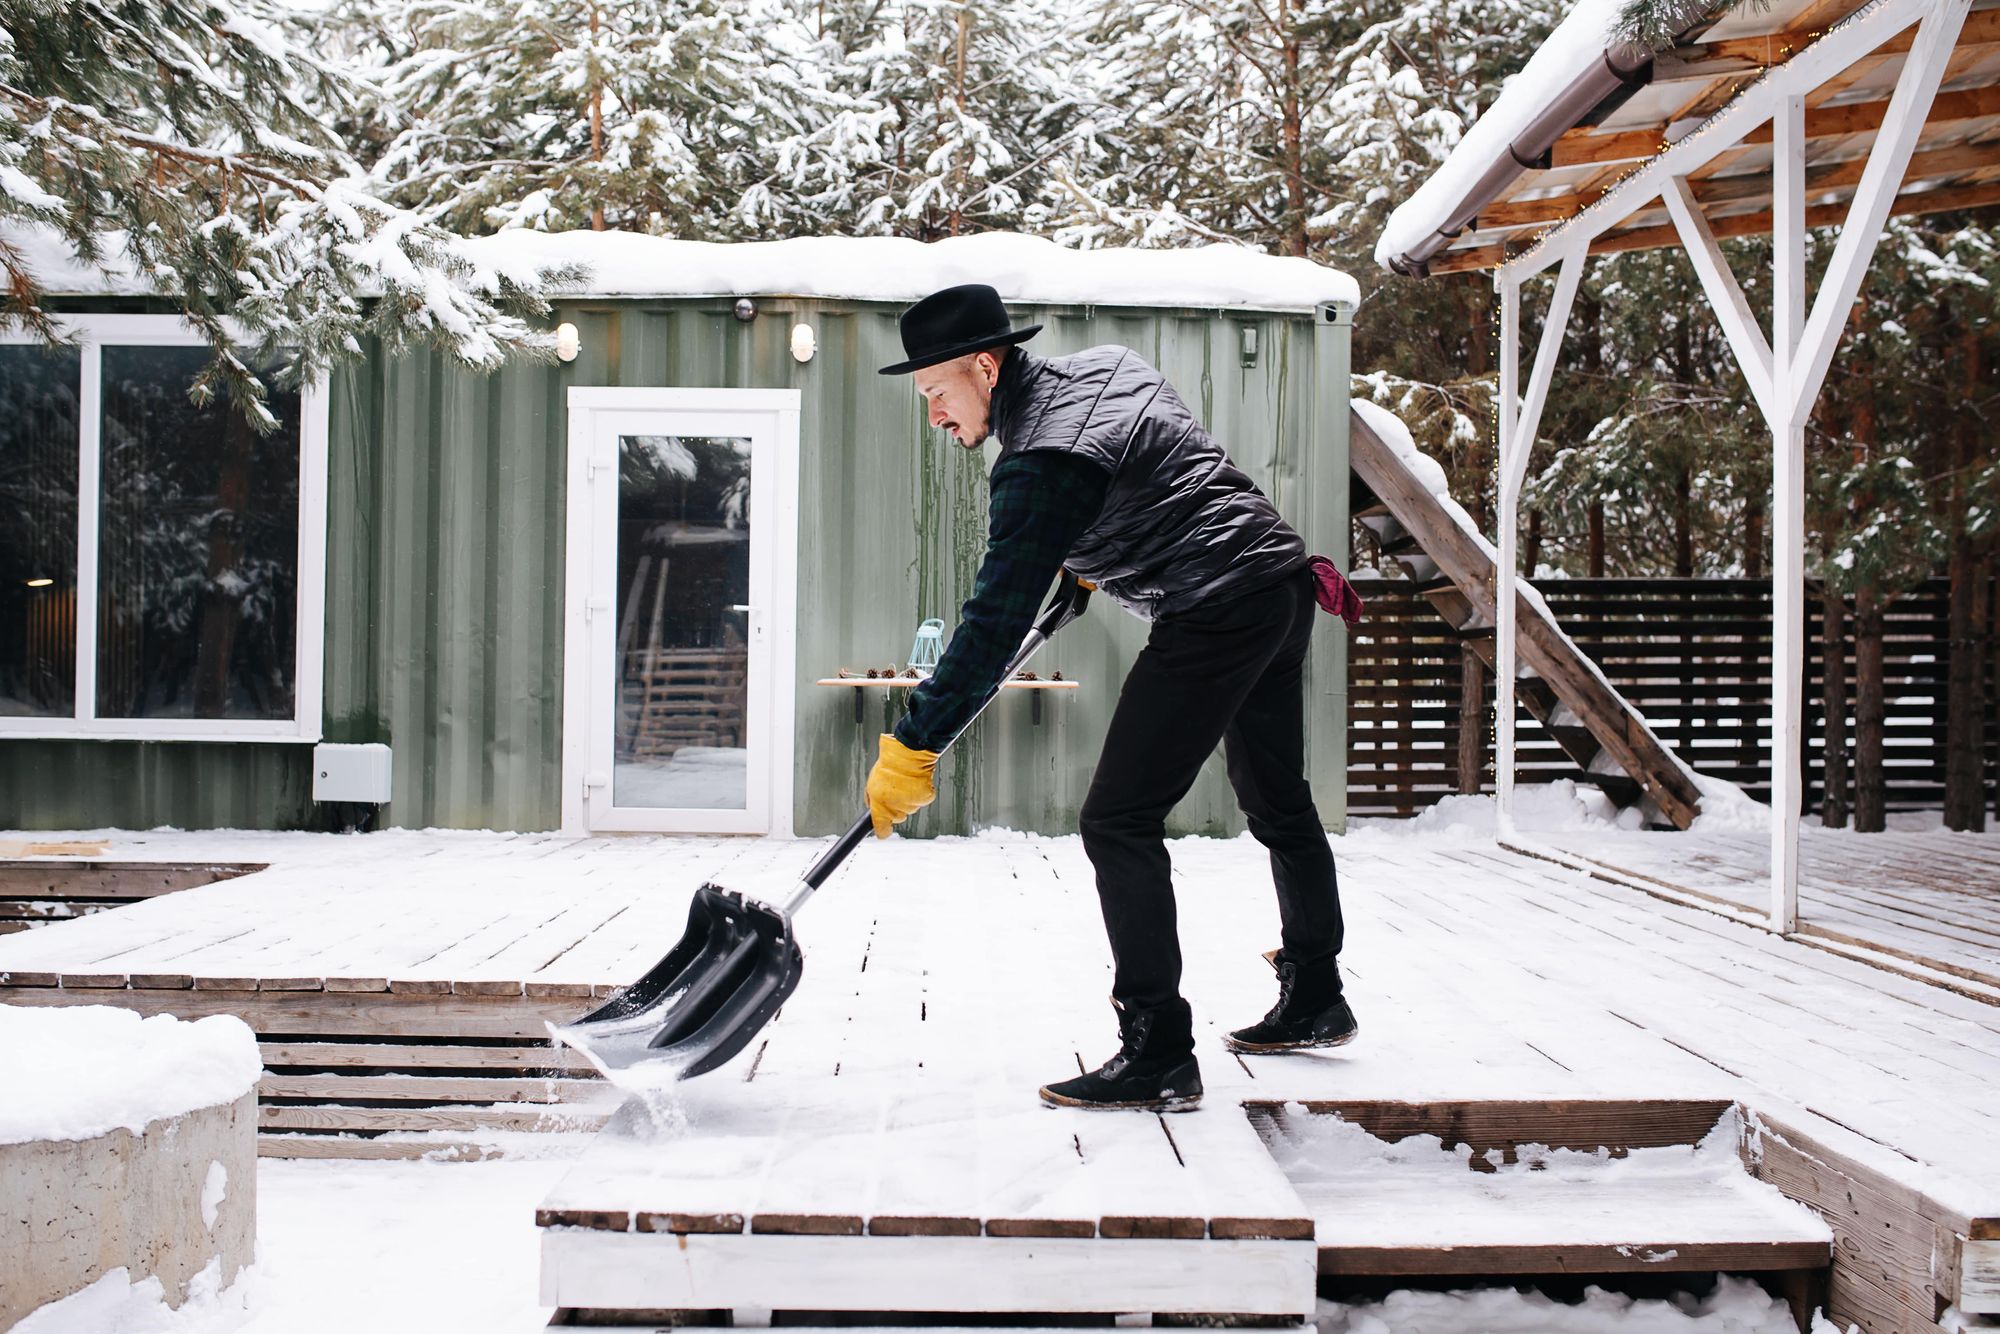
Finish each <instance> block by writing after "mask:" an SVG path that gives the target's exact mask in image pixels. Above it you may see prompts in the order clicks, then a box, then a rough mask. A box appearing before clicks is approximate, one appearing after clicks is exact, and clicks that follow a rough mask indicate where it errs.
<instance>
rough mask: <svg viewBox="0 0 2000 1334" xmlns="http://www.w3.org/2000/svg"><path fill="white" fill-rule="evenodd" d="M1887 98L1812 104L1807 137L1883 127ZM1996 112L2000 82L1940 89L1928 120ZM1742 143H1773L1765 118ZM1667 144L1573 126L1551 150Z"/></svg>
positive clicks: (1609, 150) (1571, 154)
mask: <svg viewBox="0 0 2000 1334" xmlns="http://www.w3.org/2000/svg"><path fill="white" fill-rule="evenodd" d="M1888 110H1889V103H1888V100H1887V99H1884V100H1882V101H1880V102H1852V103H1849V104H1847V105H1845V106H1837V107H1811V108H1808V109H1807V111H1806V138H1808V139H1837V138H1839V137H1840V136H1842V135H1848V134H1864V133H1867V132H1868V131H1870V130H1877V129H1880V128H1881V127H1882V118H1883V117H1884V116H1885V115H1886V114H1887V113H1888ZM1986 116H2000V86H1988V87H1985V88H1968V89H1966V90H1964V91H1962V92H1956V93H1939V94H1938V95H1937V98H1936V100H1934V101H1933V102H1932V103H1931V110H1930V115H1929V116H1927V117H1926V118H1925V120H1924V123H1925V124H1926V125H1938V124H1943V123H1944V122H1947V121H1955V120H1978V119H1981V118H1982V117H1986ZM1742 142H1743V143H1746V144H1768V143H1770V142H1771V126H1770V123H1769V122H1768V121H1767V122H1765V123H1764V124H1762V125H1759V126H1757V127H1756V128H1755V129H1753V130H1751V131H1750V132H1749V133H1748V134H1746V135H1744V136H1743V139H1742ZM1666 147H1668V145H1667V144H1666V142H1665V141H1664V140H1662V139H1661V137H1660V131H1659V130H1656V129H1648V130H1622V131H1620V132H1618V133H1616V134H1584V133H1580V132H1578V131H1576V130H1571V131H1570V132H1569V133H1567V134H1565V135H1563V136H1562V138H1560V139H1558V140H1556V143H1555V148H1554V149H1553V150H1552V152H1551V154H1550V160H1551V164H1552V165H1554V166H1557V167H1575V166H1583V165H1587V164H1589V163H1593V162H1621V161H1639V160H1641V159H1644V158H1649V157H1652V156H1653V155H1654V154H1656V153H1658V152H1660V151H1661V150H1663V149H1665V148H1666Z"/></svg>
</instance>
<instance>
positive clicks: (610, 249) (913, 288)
mask: <svg viewBox="0 0 2000 1334" xmlns="http://www.w3.org/2000/svg"><path fill="white" fill-rule="evenodd" d="M466 253H467V255H468V256H470V257H471V258H472V259H473V261H474V262H476V263H482V264H491V265H493V266H495V267H496V268H500V269H502V270H515V271H531V270H532V269H533V268H534V267H535V266H537V265H541V266H548V265H554V264H563V263H575V264H581V265H584V266H586V267H588V268H589V269H590V270H591V276H590V277H589V278H588V279H587V280H586V281H585V282H584V284H583V287H582V289H581V290H582V292H583V294H585V295H589V296H622V297H635V296H683V297H686V296H805V297H832V298H848V299H853V300H864V301H914V300H916V299H918V298H919V297H923V296H928V295H929V294H930V293H932V292H935V291H937V290H938V289H939V288H942V287H951V286H954V285H956V284H958V283H990V284H992V286H994V287H995V288H997V289H999V292H1000V295H1001V297H1003V298H1004V299H1006V300H1008V301H1016V302H1029V303H1047V304H1052V305H1101V306H1177V307H1178V306H1195V307H1221V308H1226V309H1231V310H1271V311H1311V310H1312V309H1313V308H1314V307H1315V306H1316V305H1318V304H1319V303H1320V302H1322V301H1338V302H1341V303H1343V304H1346V305H1354V304H1356V303H1357V302H1358V301H1359V300H1360V289H1359V287H1358V286H1357V285H1356V284H1355V281H1354V279H1352V278H1350V277H1349V276H1348V275H1347V274H1345V273H1342V272H1341V271H1340V270H1338V269H1331V268H1328V267H1326V266H1325V265H1323V264H1315V263H1314V262H1313V261H1311V260H1309V259H1299V258H1295V257H1291V256H1279V255H1267V254H1264V253H1263V252H1262V251H1258V250H1253V249H1251V248H1250V247H1248V246H1237V245H1208V246H1201V247H1198V248H1194V249H1186V250H1132V249H1107V250H1071V249H1068V248H1066V247H1064V246H1059V245H1057V244H1056V243H1055V242H1053V241H1048V240H1044V239H1042V238H1041V237H1037V236H1023V235H1020V234H1019V233H1015V232H981V233H978V234H976V235H972V236H956V237H949V238H946V239H945V240H942V241H933V242H928V243H926V242H922V241H911V240H905V239H903V238H900V237H890V236H859V237H848V236H815V237H802V238H799V239H796V240H789V241H746V242H739V243H718V242H711V241H680V240H672V239H669V238H666V237H658V236H645V235H641V234H638V233H633V232H588V231H573V232H553V233H550V232H530V231H509V232H502V233H500V234H499V235H497V236H485V237H480V238H478V239H477V240H473V241H469V242H467V243H466Z"/></svg>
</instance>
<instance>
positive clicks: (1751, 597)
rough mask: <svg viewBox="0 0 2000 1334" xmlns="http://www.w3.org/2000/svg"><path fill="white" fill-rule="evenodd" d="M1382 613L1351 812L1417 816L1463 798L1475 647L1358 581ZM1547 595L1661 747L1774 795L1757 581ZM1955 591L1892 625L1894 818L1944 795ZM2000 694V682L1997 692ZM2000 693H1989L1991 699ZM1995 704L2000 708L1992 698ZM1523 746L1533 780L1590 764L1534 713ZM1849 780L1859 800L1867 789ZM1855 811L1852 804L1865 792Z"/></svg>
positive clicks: (1408, 603)
mask: <svg viewBox="0 0 2000 1334" xmlns="http://www.w3.org/2000/svg"><path fill="white" fill-rule="evenodd" d="M1354 584H1355V588H1356V589H1357V591H1359V592H1360V594H1361V595H1362V597H1363V598H1365V599H1366V600H1367V603H1368V613H1367V616H1366V617H1365V618H1364V619H1363V620H1362V623H1361V625H1360V627H1359V628H1358V629H1357V631H1356V632H1355V634H1354V635H1353V637H1352V639H1351V641H1350V642H1351V647H1350V649H1349V659H1348V661H1349V669H1348V670H1349V683H1348V697H1349V708H1350V721H1349V725H1350V732H1349V754H1348V810H1349V811H1350V813H1352V814H1355V815H1411V814H1414V813H1416V812H1417V811H1420V810H1422V809H1423V808H1425V807H1427V806H1430V805H1432V804H1434V803H1435V802H1437V801H1438V800H1439V799H1440V798H1442V797H1445V796H1448V795H1450V794H1452V793H1455V792H1459V791H1461V790H1462V789H1461V786H1460V783H1459V754H1460V748H1459V739H1460V723H1459V719H1460V712H1461V686H1462V682H1463V675H1462V673H1463V666H1462V663H1463V655H1464V651H1465V650H1464V647H1463V645H1461V644H1460V642H1459V637H1458V635H1457V634H1456V632H1454V631H1453V630H1452V629H1451V628H1450V627H1449V626H1447V625H1446V624H1445V623H1444V622H1443V621H1442V620H1440V619H1439V618H1438V616H1437V614H1436V613H1435V612H1434V611H1433V610H1432V609H1431V606H1430V604H1429V603H1428V602H1426V601H1425V600H1424V599H1423V598H1422V597H1421V596H1419V595H1418V594H1417V593H1416V592H1415V590H1414V588H1413V587H1412V585H1411V584H1410V583H1409V581H1408V580H1404V579H1383V578H1379V577H1368V576H1367V575H1366V574H1365V573H1364V574H1362V575H1358V576H1357V577H1356V578H1355V580H1354ZM1537 587H1538V588H1539V589H1540V590H1541V592H1542V594H1543V596H1544V597H1545V598H1546V599H1547V600H1548V603H1549V606H1550V608H1551V609H1552V610H1553V611H1554V612H1555V615H1556V618H1557V620H1558V622H1559V623H1560V624H1561V625H1562V627H1563V629H1564V630H1565V631H1567V632H1568V633H1569V635H1570V636H1571V637H1572V638H1573V639H1575V640H1576V641H1577V643H1578V644H1580V645H1581V646H1582V648H1583V650H1584V651H1585V652H1586V653H1588V654H1589V655H1590V657H1591V658H1592V659H1593V660H1594V661H1596V663H1597V664H1598V666H1599V667H1600V668H1602V669H1603V671H1604V674H1605V675H1606V676H1607V677H1609V678H1610V680H1611V682H1612V684H1613V685H1615V686H1617V687H1618V689H1619V690H1620V691H1622V692H1624V694H1625V696H1626V698H1628V699H1630V700H1631V701H1632V703H1633V704H1634V705H1635V706H1637V707H1638V709H1639V711H1640V712H1641V713H1643V714H1644V715H1645V716H1646V718H1647V720H1648V721H1649V722H1650V723H1651V724H1652V725H1653V729H1654V731H1655V732H1657V733H1658V734H1659V736H1660V739H1661V740H1662V741H1664V742H1666V743H1667V744H1668V745H1669V746H1671V747H1673V748H1674V750H1675V751H1676V752H1677V753H1679V754H1680V755H1681V756H1682V757H1683V758H1684V759H1686V760H1687V761H1688V762H1689V763H1690V764H1692V765H1693V766H1694V768H1696V769H1697V770H1699V771H1700V772H1702V773H1706V774H1713V775H1715V776H1717V777H1720V778H1727V779H1729V780H1730V781H1731V782H1734V783H1738V784H1741V785H1742V786H1743V787H1744V788H1746V789H1747V790H1748V791H1749V792H1750V794H1751V795H1752V796H1754V797H1756V798H1758V799H1759V800H1766V801H1767V800H1769V798H1770V783H1771V765H1770V739H1769V735H1768V729H1769V718H1770V708H1771V587H1770V584H1769V583H1768V582H1763V581H1758V580H1748V579H1544V580H1541V581H1539V583H1538V584H1537ZM1947 596H1948V585H1947V584H1946V582H1945V581H1944V580H1942V579H1939V580H1933V581H1931V582H1929V583H1926V584H1924V585H1923V586H1921V587H1920V588H1918V589H1917V590H1916V591H1914V592H1912V593H1909V594H1906V595H1904V596H1903V597H1900V598H1898V599H1896V601H1894V602H1893V603H1891V604H1890V605H1889V607H1888V609H1887V612H1886V615H1885V617H1884V625H1883V643H1882V660H1883V678H1884V681H1885V691H1884V693H1885V696H1886V701H1887V708H1886V712H1887V723H1886V726H1885V729H1884V730H1885V737H1884V750H1885V755H1886V763H1885V767H1886V769H1887V771H1888V772H1887V778H1886V783H1887V805H1888V809H1890V810H1892V811H1895V810H1913V809H1924V808H1935V807H1937V806H1939V805H1941V804H1942V802H1943V799H1944V760H1945V731H1946V715H1945V689H1944V684H1945V671H1946V666H1947V662H1948V658H1949V654H1950V642H1949V634H1948V625H1947V605H1946V599H1947ZM1848 612H1849V615H1848V621H1847V636H1846V642H1847V646H1848V653H1849V655H1850V656H1849V664H1848V669H1847V682H1848V725H1847V735H1848V747H1849V752H1850V769H1849V772H1850V775H1851V773H1852V760H1851V755H1852V748H1853V744H1854V722H1853V718H1854V673H1853V665H1852V653H1853V644H1854V623H1853V607H1852V604H1851V602H1850V604H1849V608H1848ZM1806 650H1807V651H1806V680H1805V682H1804V685H1805V697H1804V713H1805V716H1804V724H1805V756H1804V760H1805V778H1806V788H1807V792H1806V801H1807V809H1808V810H1809V811H1816V810H1817V809H1818V806H1819V801H1820V796H1821V791H1822V772H1823V771H1822V767H1821V764H1820V758H1819V757H1820V751H1821V745H1822V742H1821V737H1822V735H1823V732H1824V724H1825V718H1824V715H1823V713H1822V710H1821V613H1820V601H1819V591H1818V588H1817V586H1814V587H1811V588H1809V589H1808V593H1807V600H1806ZM1482 677H1483V679H1484V686H1485V689H1484V699H1485V707H1484V709H1483V710H1482V712H1481V715H1480V727H1481V729H1482V732H1483V735H1482V737H1481V746H1480V754H1481V755H1482V757H1483V768H1482V771H1481V774H1480V783H1479V790H1480V791H1486V792H1490V791H1491V790H1492V786H1493V768H1492V766H1493V685H1492V679H1491V674H1490V673H1482ZM1996 684H2000V683H1996ZM1992 689H1993V687H1992V686H1989V691H1990V690H1992ZM1988 698H1989V701H1990V700H1992V699H1993V698H1994V696H1993V695H1992V694H1989V696H1988ZM1993 713H1994V710H1993V709H1992V707H1991V706H1990V705H1989V709H1988V719H1987V726H1986V753H1987V766H1988V772H1989V773H1993V772H1996V771H2000V720H1996V719H1995V718H1994V717H1993V716H1992V715H1993ZM1519 719H1520V720H1519V723H1518V725H1517V732H1516V736H1517V739H1518V743H1519V749H1518V751H1517V756H1518V760H1517V771H1518V773H1519V775H1520V781H1522V782H1525V783H1546V782H1551V781H1554V780H1555V779H1557V778H1562V777H1574V776H1575V775H1576V766H1575V765H1574V764H1573V763H1572V762H1571V761H1570V760H1569V758H1568V757H1567V756H1565V755H1564V754H1563V753H1562V752H1561V751H1560V750H1558V749H1557V747H1556V745H1555V742H1554V741H1553V740H1551V739H1550V738H1549V736H1548V734H1547V733H1546V732H1544V731H1543V730H1542V728H1541V726H1540V724H1539V723H1537V722H1536V721H1535V720H1534V719H1533V718H1532V717H1530V716H1529V715H1528V713H1527V711H1526V710H1525V709H1523V710H1522V711H1521V712H1520V715H1519ZM1851 781H1852V780H1851V778H1850V789H1849V790H1850V793H1851V792H1852V787H1851ZM1850 800H1851V796H1850Z"/></svg>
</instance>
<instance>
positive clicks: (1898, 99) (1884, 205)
mask: <svg viewBox="0 0 2000 1334" xmlns="http://www.w3.org/2000/svg"><path fill="white" fill-rule="evenodd" d="M1969 8H1971V0H1936V3H1934V4H1933V5H1931V6H1930V7H1928V9H1927V10H1926V12H1925V14H1924V17H1923V21H1922V23H1921V25H1920V26H1919V27H1918V28H1917V35H1916V37H1915V38H1914V39H1913V40H1912V41H1911V43H1910V54H1909V55H1908V56H1907V57H1905V59H1904V61H1903V69H1902V73H1900V74H1899V75H1897V77H1896V91H1895V92H1894V93H1892V94H1891V95H1890V97H1889V109H1888V111H1887V113H1886V114H1885V115H1884V116H1883V119H1882V129H1881V131H1880V132H1879V133H1878V134H1877V135H1876V136H1875V143H1874V145H1873V146H1872V147H1871V148H1870V149H1869V150H1868V165H1867V166H1865V167H1863V168H1862V169H1861V181H1860V183H1859V184H1858V185H1856V186H1855V188H1854V201H1853V202H1852V203H1851V204H1849V205H1848V207H1847V219H1846V221H1845V222H1844V223H1842V224H1841V229H1840V239H1839V240H1838V241H1837V242H1835V244H1834V248H1833V257H1832V258H1831V259H1830V260H1828V261H1827V266H1826V274H1825V276H1824V277H1822V278H1821V279H1820V285H1819V295H1818V296H1817V298H1815V299H1814V301H1813V308H1812V319H1811V321H1810V322H1809V323H1807V324H1805V326H1804V328H1803V329H1802V330H1801V332H1800V339H1799V342H1800V346H1799V350H1798V352H1797V354H1796V356H1795V359H1794V369H1795V370H1796V372H1797V373H1796V374H1795V375H1794V377H1793V380H1792V386H1791V389H1792V407H1793V409H1794V410H1795V411H1796V412H1797V413H1798V415H1799V418H1800V420H1801V421H1803V420H1804V419H1805V417H1806V416H1807V415H1808V414H1810V413H1811V411H1812V405H1813V402H1814V400H1816V399H1817V398H1818V397H1819V390H1820V384H1821V382H1822V381H1823V380H1825V378H1826V371H1827V367H1828V366H1830V365H1832V363H1833V349H1834V347H1835V346H1836V345H1837V344H1838V343H1839V342H1840V331H1841V330H1842V329H1843V328H1845V327H1846V325H1847V315H1848V312H1849V311H1850V310H1852V309H1853V307H1854V298H1855V296H1856V294H1857V293H1859V292H1860V290H1861V280H1862V279H1863V278H1865V277H1867V275H1868V261H1869V260H1871V259H1873V258H1874V256H1875V246H1876V243H1877V242H1879V241H1880V240H1881V239H1882V226H1883V224H1884V223H1885V222H1887V221H1888V219H1889V206H1890V205H1892V204H1894V203H1895V202H1896V190H1897V188H1898V187H1899V186H1900V185H1901V184H1902V180H1903V173H1904V172H1905V171H1907V170H1909V166H1910V154H1911V152H1912V151H1913V150H1914V149H1915V148H1916V146H1917V138H1918V136H1920V135H1921V134H1922V133H1923V129H1924V120H1925V118H1926V117H1927V116H1928V115H1929V114H1930V108H1931V102H1932V101H1933V100H1934V99H1935V98H1936V96H1937V90H1938V84H1939V83H1940V82H1942V81H1943V79H1944V71H1945V67H1946V66H1947V65H1948V64H1950V62H1951V53H1952V50H1953V48H1954V47H1955V46H1956V44H1957V42H1958V33H1959V29H1960V28H1962V27H1964V26H1965V14H1966V11H1967V10H1968V9H1969ZM1772 216H1773V218H1774V220H1775V218H1776V216H1777V215H1776V214H1775V213H1774V214H1773V215H1772Z"/></svg>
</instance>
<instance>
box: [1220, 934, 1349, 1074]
mask: <svg viewBox="0 0 2000 1334" xmlns="http://www.w3.org/2000/svg"><path fill="white" fill-rule="evenodd" d="M1270 959H1271V966H1272V967H1273V968H1276V969H1277V970H1278V1003H1277V1004H1276V1005H1273V1006H1272V1007H1271V1012H1270V1013H1269V1014H1267V1015H1265V1016H1264V1018H1263V1020H1262V1021H1261V1022H1259V1023H1255V1024H1252V1025H1250V1027H1248V1028H1239V1029H1237V1030H1236V1031H1235V1032H1234V1033H1231V1034H1230V1035H1229V1037H1228V1039H1227V1041H1228V1044H1229V1049H1230V1050H1231V1051H1241V1052H1274V1051H1306V1050H1308V1049H1310V1048H1313V1047H1342V1046H1345V1045H1346V1044H1348V1043H1349V1042H1352V1041H1353V1040H1354V1034H1355V1032H1356V1030H1357V1027H1358V1026H1357V1025H1356V1024H1355V1022H1354V1011H1352V1010H1350V1009H1348V1008H1347V1001H1346V1000H1345V999H1343V998H1342V996H1341V994H1340V965H1339V964H1338V963H1337V962H1335V961H1334V960H1332V959H1326V960H1323V961H1320V962H1317V963H1309V964H1306V965H1304V966H1301V965H1299V964H1296V963H1293V962H1292V961H1291V960H1290V959H1287V958H1286V957H1285V954H1284V951H1283V950H1280V951H1278V952H1277V953H1275V954H1273V955H1271V956H1270Z"/></svg>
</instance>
